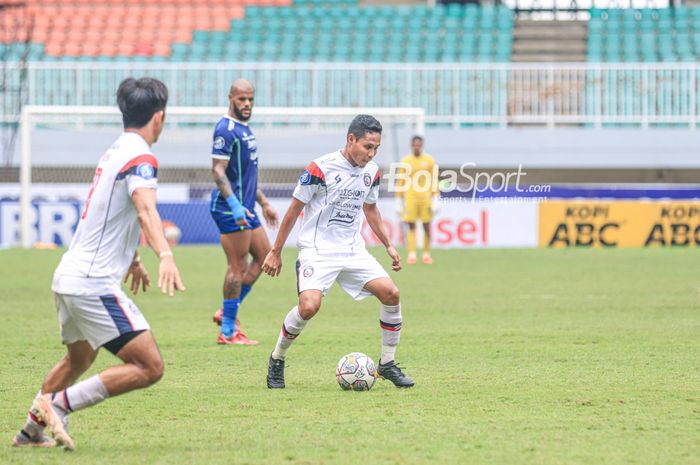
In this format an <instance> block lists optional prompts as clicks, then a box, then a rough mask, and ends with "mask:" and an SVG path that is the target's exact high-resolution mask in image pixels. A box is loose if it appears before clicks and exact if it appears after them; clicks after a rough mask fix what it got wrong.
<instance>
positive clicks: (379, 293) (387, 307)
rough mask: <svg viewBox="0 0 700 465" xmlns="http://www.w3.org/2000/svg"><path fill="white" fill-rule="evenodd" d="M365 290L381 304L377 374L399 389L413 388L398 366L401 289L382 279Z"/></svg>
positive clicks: (370, 284) (387, 279)
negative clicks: (379, 350)
mask: <svg viewBox="0 0 700 465" xmlns="http://www.w3.org/2000/svg"><path fill="white" fill-rule="evenodd" d="M364 289H365V290H367V291H368V292H370V293H372V294H373V295H374V296H376V297H377V299H379V301H380V302H381V308H380V312H379V326H380V327H381V331H382V355H381V357H380V360H379V365H378V366H377V373H378V374H379V375H380V376H381V377H382V378H385V379H388V380H389V381H391V382H392V383H394V385H395V386H397V387H411V386H413V385H414V382H413V380H412V379H411V378H409V377H408V376H406V375H405V374H404V373H403V371H401V369H400V368H399V367H398V365H396V361H395V359H396V348H397V346H398V345H399V341H400V339H401V325H402V322H403V319H402V316H401V301H400V298H399V297H400V296H399V289H398V287H396V284H394V282H393V281H392V280H391V278H389V277H380V278H376V279H373V280H371V281H369V282H367V283H366V284H365V285H364Z"/></svg>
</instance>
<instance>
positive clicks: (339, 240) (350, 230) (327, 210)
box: [292, 150, 380, 255]
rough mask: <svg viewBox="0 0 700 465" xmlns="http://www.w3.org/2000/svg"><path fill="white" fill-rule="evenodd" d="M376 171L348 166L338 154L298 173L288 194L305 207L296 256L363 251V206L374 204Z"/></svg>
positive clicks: (372, 164)
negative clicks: (293, 187)
mask: <svg viewBox="0 0 700 465" xmlns="http://www.w3.org/2000/svg"><path fill="white" fill-rule="evenodd" d="M379 182H380V174H379V167H378V166H377V164H376V163H375V162H373V161H371V162H369V163H367V165H366V166H365V167H364V168H361V167H359V166H352V165H351V164H350V162H349V161H347V160H346V159H345V157H344V156H343V154H342V153H341V152H340V150H338V151H335V152H333V153H329V154H327V155H324V156H322V157H319V158H316V159H315V160H314V161H312V162H311V163H309V165H308V166H307V167H306V169H305V170H304V172H303V173H302V175H301V177H300V178H299V181H298V182H297V186H296V188H295V189H294V193H293V194H292V195H293V196H294V198H296V199H297V200H299V201H301V202H303V203H305V204H306V206H305V207H304V218H303V222H302V226H301V231H300V232H299V239H298V241H297V245H298V247H299V249H300V252H302V251H304V250H313V251H315V252H316V253H317V254H321V255H326V254H336V253H340V254H347V253H358V252H363V251H365V250H366V249H365V241H364V239H363V238H362V234H360V232H361V229H362V223H363V219H364V213H363V211H362V207H363V205H364V204H365V203H377V198H378V197H379Z"/></svg>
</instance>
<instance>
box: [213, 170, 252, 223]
mask: <svg viewBox="0 0 700 465" xmlns="http://www.w3.org/2000/svg"><path fill="white" fill-rule="evenodd" d="M226 168H228V160H223V159H220V158H213V159H212V163H211V174H212V177H213V178H214V183H216V187H217V188H218V189H219V192H221V196H222V197H223V198H224V199H226V203H228V206H229V208H231V212H232V213H233V219H234V220H236V224H237V225H239V226H248V221H247V220H246V219H245V217H246V215H247V214H250V212H247V211H246V209H245V207H243V205H242V204H241V201H240V200H238V198H236V196H235V195H233V188H232V187H231V183H230V182H229V180H228V177H227V176H226Z"/></svg>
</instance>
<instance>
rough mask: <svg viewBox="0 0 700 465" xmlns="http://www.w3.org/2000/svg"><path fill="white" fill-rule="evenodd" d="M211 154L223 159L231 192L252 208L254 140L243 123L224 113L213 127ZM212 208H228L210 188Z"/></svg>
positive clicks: (255, 177) (255, 159)
mask: <svg viewBox="0 0 700 465" xmlns="http://www.w3.org/2000/svg"><path fill="white" fill-rule="evenodd" d="M211 156H212V158H214V159H217V160H227V161H228V166H227V167H226V177H227V178H228V180H229V182H230V183H231V188H232V189H233V195H235V196H236V197H237V198H238V200H239V201H240V202H241V204H243V206H244V207H245V208H247V209H248V210H249V211H251V212H252V211H254V210H255V194H256V192H257V189H258V143H257V141H256V140H255V135H254V134H253V131H251V130H250V128H249V127H248V125H247V124H245V123H241V122H240V121H237V120H235V119H233V118H232V117H231V116H230V115H224V116H223V117H222V118H221V119H220V120H219V122H218V123H217V125H216V129H214V143H213V146H212V151H211ZM212 197H213V198H214V202H213V205H212V209H213V211H219V212H230V211H231V208H230V207H229V206H228V203H226V199H225V198H223V197H222V196H221V195H220V194H219V190H218V189H214V195H213V196H212Z"/></svg>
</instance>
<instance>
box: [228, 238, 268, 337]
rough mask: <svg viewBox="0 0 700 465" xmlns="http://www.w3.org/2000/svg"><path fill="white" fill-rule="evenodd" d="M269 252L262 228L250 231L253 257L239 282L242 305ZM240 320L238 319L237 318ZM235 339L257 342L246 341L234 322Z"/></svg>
mask: <svg viewBox="0 0 700 465" xmlns="http://www.w3.org/2000/svg"><path fill="white" fill-rule="evenodd" d="M269 251H270V240H269V239H268V238H267V233H266V232H265V229H264V228H263V227H262V226H258V227H257V228H254V229H253V230H252V237H251V240H250V255H251V256H252V257H253V258H252V260H251V261H250V262H249V263H248V267H247V268H246V272H245V275H244V276H243V280H242V282H241V295H240V297H239V299H238V300H239V301H240V303H241V304H243V299H245V298H246V296H247V295H248V294H249V293H250V291H251V290H252V288H253V284H255V281H257V280H258V278H259V277H260V273H261V272H262V264H263V262H264V261H265V257H266V256H267V253H268V252H269ZM221 317H223V310H222V312H221ZM239 319H240V318H239ZM214 321H215V322H217V317H216V316H215V317H214ZM218 324H221V319H219V321H218ZM236 333H237V335H236V339H237V341H238V342H240V343H247V344H249V345H254V344H257V343H258V341H254V340H252V339H248V337H247V336H246V335H245V333H244V332H243V330H241V327H240V323H239V321H238V320H237V321H236Z"/></svg>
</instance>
